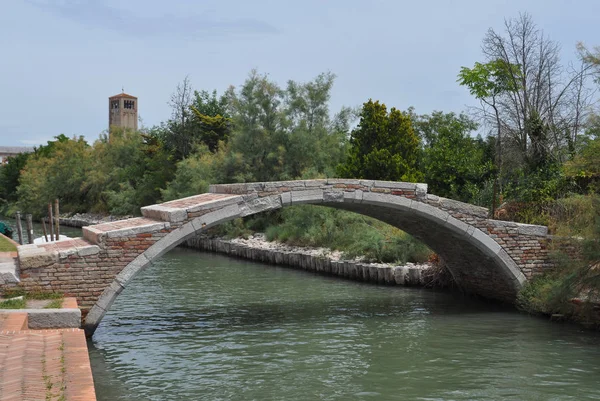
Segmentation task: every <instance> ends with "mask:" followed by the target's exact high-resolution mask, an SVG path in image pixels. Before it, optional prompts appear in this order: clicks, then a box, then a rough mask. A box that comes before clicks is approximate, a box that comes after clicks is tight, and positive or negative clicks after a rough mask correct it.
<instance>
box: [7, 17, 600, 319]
mask: <svg viewBox="0 0 600 401" xmlns="http://www.w3.org/2000/svg"><path fill="white" fill-rule="evenodd" d="M559 49H560V46H559V44H558V43H556V42H554V41H552V40H551V39H550V38H549V37H548V35H546V34H545V33H544V32H543V31H542V30H541V29H540V28H539V27H537V26H536V25H535V23H534V22H533V20H532V18H531V17H530V16H529V15H520V16H518V17H516V18H512V19H507V20H506V23H505V26H504V29H503V30H502V31H498V32H497V31H495V30H493V29H490V30H489V31H488V32H487V33H486V34H485V36H484V39H483V43H482V50H483V52H482V58H481V60H479V61H477V62H475V63H474V64H473V66H472V67H462V68H458V67H457V71H456V72H457V81H458V84H457V85H460V86H463V87H464V88H466V89H467V90H469V91H470V93H471V94H472V95H473V96H474V98H476V99H478V101H479V102H480V103H479V106H478V107H475V108H471V109H469V110H466V111H465V112H464V113H460V114H456V113H452V112H443V111H433V112H431V113H429V114H419V113H418V111H417V110H415V109H413V108H407V109H406V110H401V109H398V108H394V107H391V108H388V107H387V106H386V105H385V104H383V103H381V102H379V101H377V100H376V99H365V103H364V104H363V105H362V107H343V108H341V109H339V110H330V96H331V90H332V87H333V85H334V81H335V76H334V74H332V73H323V74H320V75H318V76H317V77H315V78H314V79H313V80H311V81H309V82H296V81H293V80H290V81H288V82H287V83H286V84H285V85H280V84H278V83H277V82H275V81H273V80H272V79H270V78H269V77H268V75H266V74H262V73H260V72H258V71H251V72H250V74H249V75H248V77H247V78H246V80H245V81H244V82H243V83H242V84H241V85H240V86H238V87H230V88H228V89H227V90H225V91H224V92H222V93H219V92H217V91H216V90H212V91H207V90H200V91H195V90H193V88H192V86H191V83H190V81H189V79H188V78H186V79H184V80H183V81H182V83H181V84H180V85H179V86H178V87H177V88H176V90H175V92H174V94H173V96H172V97H171V99H170V104H171V107H172V117H171V118H170V119H169V120H168V121H166V122H164V123H162V124H160V125H158V126H155V127H151V128H148V127H144V128H142V129H141V130H140V132H129V131H123V130H118V129H111V132H110V134H108V133H106V134H103V135H101V136H100V139H98V140H97V141H95V142H94V143H93V144H90V143H88V142H86V141H85V140H84V139H83V138H68V137H65V136H64V135H59V136H58V137H56V140H54V141H51V142H48V144H47V145H44V146H40V147H38V148H36V150H35V152H34V153H32V154H28V155H19V156H17V157H15V158H12V159H11V160H10V162H9V163H8V164H6V165H3V166H2V167H0V209H1V211H2V212H3V213H5V214H11V213H13V212H14V211H15V210H17V209H20V210H22V211H26V212H30V213H33V214H34V215H36V216H38V217H39V216H42V215H43V213H44V211H45V208H46V203H47V202H48V200H50V199H55V198H60V199H61V209H62V210H63V211H69V212H73V213H75V212H90V211H91V212H100V213H110V214H121V215H122V214H139V208H140V207H141V206H144V205H147V204H152V203H156V202H161V201H167V200H171V199H176V198H181V197H185V196H189V195H194V194H198V193H202V192H206V191H207V190H208V185H209V184H211V183H234V182H250V181H276V180H291V179H308V178H324V177H349V178H367V179H383V180H394V181H413V182H415V181H422V182H426V183H427V184H428V186H429V192H430V193H433V194H436V195H438V196H443V197H447V198H452V199H456V200H460V201H464V202H469V203H473V204H476V205H481V206H486V207H488V208H489V209H490V210H491V214H493V216H494V217H495V218H498V219H505V220H514V221H519V222H523V223H533V224H543V225H547V226H549V227H550V229H551V232H552V233H554V234H556V235H561V236H566V237H578V238H580V239H578V240H577V241H576V245H573V246H577V247H581V249H582V255H583V256H582V258H581V260H577V261H573V258H569V260H568V261H567V262H565V263H559V266H561V267H559V268H557V269H556V270H555V271H553V272H551V273H549V274H547V275H545V276H544V277H541V278H539V279H536V280H534V281H533V282H532V283H531V284H530V285H528V286H527V287H526V289H525V290H524V291H523V293H522V294H521V298H520V303H521V305H522V306H523V308H525V309H527V310H531V311H543V312H545V313H554V312H556V313H558V312H560V311H562V310H563V309H561V308H563V307H565V305H567V306H568V307H569V308H572V306H573V305H575V304H574V303H573V302H571V300H574V299H584V300H586V299H587V300H592V299H595V298H594V297H597V296H598V294H599V291H600V283H599V281H600V280H598V267H597V266H598V262H599V260H600V257H599V256H598V254H599V252H598V241H599V239H600V229H598V227H600V208H599V207H598V196H599V193H600V167H599V166H600V156H599V155H600V116H599V114H598V109H597V103H596V101H597V96H596V92H597V90H598V79H599V77H600V50H599V49H594V50H589V49H587V48H586V47H585V46H584V45H579V46H578V48H577V49H573V51H574V52H577V54H578V56H579V64H578V65H574V64H568V65H567V64H563V63H561V60H560V52H559ZM221 230H222V232H223V233H226V234H229V235H243V234H244V233H248V232H251V231H254V230H260V231H264V232H265V233H266V234H267V236H268V238H270V239H277V240H279V241H283V242H288V243H292V244H297V245H303V244H304V245H311V246H327V247H331V248H334V249H340V250H343V251H344V252H347V253H348V254H353V255H358V254H361V255H365V256H366V257H367V258H369V259H372V260H378V261H408V260H414V261H422V260H423V259H426V258H428V257H430V254H431V251H430V250H428V249H427V248H426V247H425V246H424V245H422V244H419V243H418V242H417V241H416V240H414V239H412V238H411V237H410V236H409V235H408V234H406V233H402V232H400V231H399V230H396V229H394V228H391V227H389V226H386V225H385V224H383V223H381V222H378V221H374V220H372V219H368V218H365V217H362V216H357V215H353V214H351V213H347V212H343V211H337V210H328V209H323V208H319V207H310V206H303V207H294V208H290V209H286V210H282V211H278V212H275V213H271V214H268V215H265V216H259V217H254V218H249V219H246V220H244V221H241V220H240V221H234V222H232V223H229V224H228V225H226V226H225V227H223V228H221ZM558 251H559V250H557V252H556V254H557V260H561V257H560V255H559V253H560V252H558ZM563 259H564V258H563ZM574 302H576V301H574ZM579 309H581V308H579ZM572 313H578V312H576V311H575V312H572Z"/></svg>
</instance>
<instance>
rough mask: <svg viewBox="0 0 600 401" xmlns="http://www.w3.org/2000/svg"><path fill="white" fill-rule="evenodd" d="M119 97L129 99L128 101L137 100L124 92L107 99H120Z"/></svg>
mask: <svg viewBox="0 0 600 401" xmlns="http://www.w3.org/2000/svg"><path fill="white" fill-rule="evenodd" d="M120 97H126V98H129V99H137V97H135V96H131V95H129V94H127V93H125V92H123V93H119V94H118V95H114V96H111V97H109V99H113V98H120Z"/></svg>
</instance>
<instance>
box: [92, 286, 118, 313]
mask: <svg viewBox="0 0 600 401" xmlns="http://www.w3.org/2000/svg"><path fill="white" fill-rule="evenodd" d="M122 291H123V286H122V285H121V284H120V282H119V281H118V280H116V279H115V280H113V282H112V283H111V284H110V286H109V287H107V288H106V289H105V290H104V291H103V292H102V295H100V298H98V300H97V301H96V305H98V306H99V307H100V308H102V309H104V310H109V309H110V307H111V305H112V304H113V302H114V301H115V299H116V298H117V295H119V294H120V293H121V292H122Z"/></svg>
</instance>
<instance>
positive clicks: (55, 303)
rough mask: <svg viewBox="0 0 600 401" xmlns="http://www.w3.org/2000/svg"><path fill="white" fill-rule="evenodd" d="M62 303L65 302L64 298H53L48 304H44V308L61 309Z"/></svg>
mask: <svg viewBox="0 0 600 401" xmlns="http://www.w3.org/2000/svg"><path fill="white" fill-rule="evenodd" d="M62 304H63V299H62V298H60V299H53V300H52V301H50V302H48V305H46V306H44V309H60V308H62Z"/></svg>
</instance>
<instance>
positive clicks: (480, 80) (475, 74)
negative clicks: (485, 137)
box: [458, 59, 519, 171]
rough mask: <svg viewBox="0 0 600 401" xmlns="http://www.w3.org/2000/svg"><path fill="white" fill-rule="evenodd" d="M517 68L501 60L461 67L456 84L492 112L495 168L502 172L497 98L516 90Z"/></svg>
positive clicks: (500, 123) (500, 122) (500, 125)
mask: <svg viewBox="0 0 600 401" xmlns="http://www.w3.org/2000/svg"><path fill="white" fill-rule="evenodd" d="M518 74H519V66H517V65H511V64H509V63H506V62H505V61H504V60H502V59H496V60H492V61H489V62H487V63H485V64H482V63H479V62H476V63H475V66H474V67H473V68H467V67H462V68H461V69H460V73H459V74H458V82H459V83H460V85H464V86H466V87H468V88H469V91H470V93H471V94H472V95H473V96H475V97H476V98H477V99H479V100H480V101H481V102H482V103H483V104H484V105H487V106H489V107H491V108H492V110H493V111H494V118H495V125H496V132H497V135H496V168H497V170H498V171H501V170H502V130H503V127H502V120H501V118H500V108H499V104H498V103H499V97H500V96H501V95H503V94H507V93H510V92H515V91H517V89H518V81H517V80H515V79H514V78H515V77H518Z"/></svg>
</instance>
